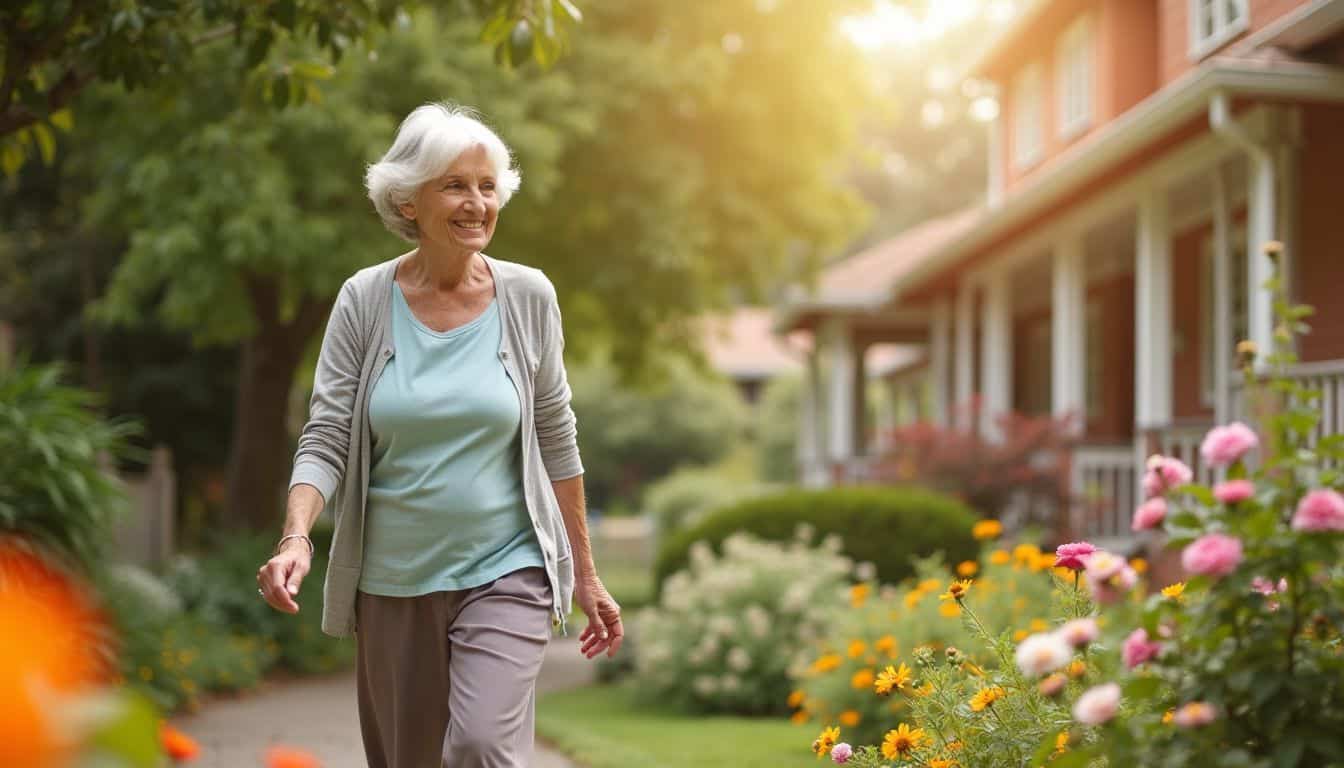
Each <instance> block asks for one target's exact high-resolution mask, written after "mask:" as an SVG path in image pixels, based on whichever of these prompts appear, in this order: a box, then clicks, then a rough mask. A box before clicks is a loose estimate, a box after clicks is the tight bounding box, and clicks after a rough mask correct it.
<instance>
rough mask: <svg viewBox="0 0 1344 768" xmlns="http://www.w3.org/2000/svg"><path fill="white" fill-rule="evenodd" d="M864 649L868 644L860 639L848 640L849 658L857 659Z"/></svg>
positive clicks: (866, 648)
mask: <svg viewBox="0 0 1344 768" xmlns="http://www.w3.org/2000/svg"><path fill="white" fill-rule="evenodd" d="M866 650H868V644H867V643H865V642H863V641H862V640H850V641H849V658H851V659H857V658H859V657H860V656H862V655H863V652H864V651H866Z"/></svg>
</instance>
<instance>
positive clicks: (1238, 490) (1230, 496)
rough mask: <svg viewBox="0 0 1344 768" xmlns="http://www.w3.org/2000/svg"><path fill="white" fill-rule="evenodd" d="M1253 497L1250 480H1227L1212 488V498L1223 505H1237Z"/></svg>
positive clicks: (1253, 484)
mask: <svg viewBox="0 0 1344 768" xmlns="http://www.w3.org/2000/svg"><path fill="white" fill-rule="evenodd" d="M1254 495H1255V483H1252V482H1251V481H1250V480H1228V481H1227V482H1225V483H1219V484H1217V485H1215V486H1214V487H1213V497H1214V498H1215V499H1217V500H1219V501H1221V502H1222V503H1224V504H1239V503H1241V502H1243V501H1245V500H1247V499H1249V498H1251V497H1252V496H1254Z"/></svg>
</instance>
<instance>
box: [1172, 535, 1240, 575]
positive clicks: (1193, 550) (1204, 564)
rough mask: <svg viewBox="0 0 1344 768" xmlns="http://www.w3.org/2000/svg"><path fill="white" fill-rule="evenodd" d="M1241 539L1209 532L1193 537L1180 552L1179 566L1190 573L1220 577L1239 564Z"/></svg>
mask: <svg viewBox="0 0 1344 768" xmlns="http://www.w3.org/2000/svg"><path fill="white" fill-rule="evenodd" d="M1241 558H1242V551H1241V539H1238V538H1236V537H1235V536H1228V535H1226V534H1222V533H1210V534H1208V535H1205V536H1201V537H1199V538H1198V539H1195V540H1194V541H1193V542H1192V543H1191V544H1190V545H1188V546H1187V547H1186V548H1185V549H1184V550H1183V551H1182V552H1181V566H1182V567H1184V568H1185V570H1187V571H1189V572H1190V573H1196V574H1200V575H1202V576H1212V577H1214V578H1221V577H1223V576H1226V575H1227V574H1229V573H1231V572H1232V571H1234V570H1236V569H1237V566H1238V565H1240V564H1241Z"/></svg>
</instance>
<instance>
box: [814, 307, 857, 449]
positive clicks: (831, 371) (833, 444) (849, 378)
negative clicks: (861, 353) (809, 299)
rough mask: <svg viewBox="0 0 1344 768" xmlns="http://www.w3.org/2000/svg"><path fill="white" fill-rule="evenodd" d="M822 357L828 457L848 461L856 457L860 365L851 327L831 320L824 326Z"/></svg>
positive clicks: (835, 319) (827, 320)
mask: <svg viewBox="0 0 1344 768" xmlns="http://www.w3.org/2000/svg"><path fill="white" fill-rule="evenodd" d="M821 330H822V334H821V337H822V345H821V348H822V358H823V363H822V365H823V367H824V370H825V376H826V422H827V425H828V427H829V430H828V431H829V434H828V435H827V439H826V458H827V459H829V460H830V461H831V462H833V463H834V462H844V461H848V460H849V459H850V458H852V457H853V456H854V430H855V424H854V400H855V398H854V390H855V382H856V380H857V378H858V377H857V374H858V371H857V370H856V369H857V368H858V366H857V365H856V364H855V363H856V362H857V361H856V360H855V355H854V344H853V341H852V340H851V339H850V333H849V324H848V323H846V322H845V320H844V318H839V317H830V318H827V319H826V320H825V321H824V322H823V324H822V329H821Z"/></svg>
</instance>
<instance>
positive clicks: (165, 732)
mask: <svg viewBox="0 0 1344 768" xmlns="http://www.w3.org/2000/svg"><path fill="white" fill-rule="evenodd" d="M159 745H160V746H162V747H163V751H164V752H165V753H167V755H168V756H169V757H171V758H172V759H173V760H174V761H176V762H179V763H185V762H188V761H191V760H195V759H196V758H197V757H199V756H200V754H201V745H200V744H197V743H196V740H195V739H193V738H191V737H190V736H188V735H187V734H185V733H183V732H181V731H179V730H177V729H176V728H174V727H173V726H171V725H169V724H168V723H160V724H159Z"/></svg>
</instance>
